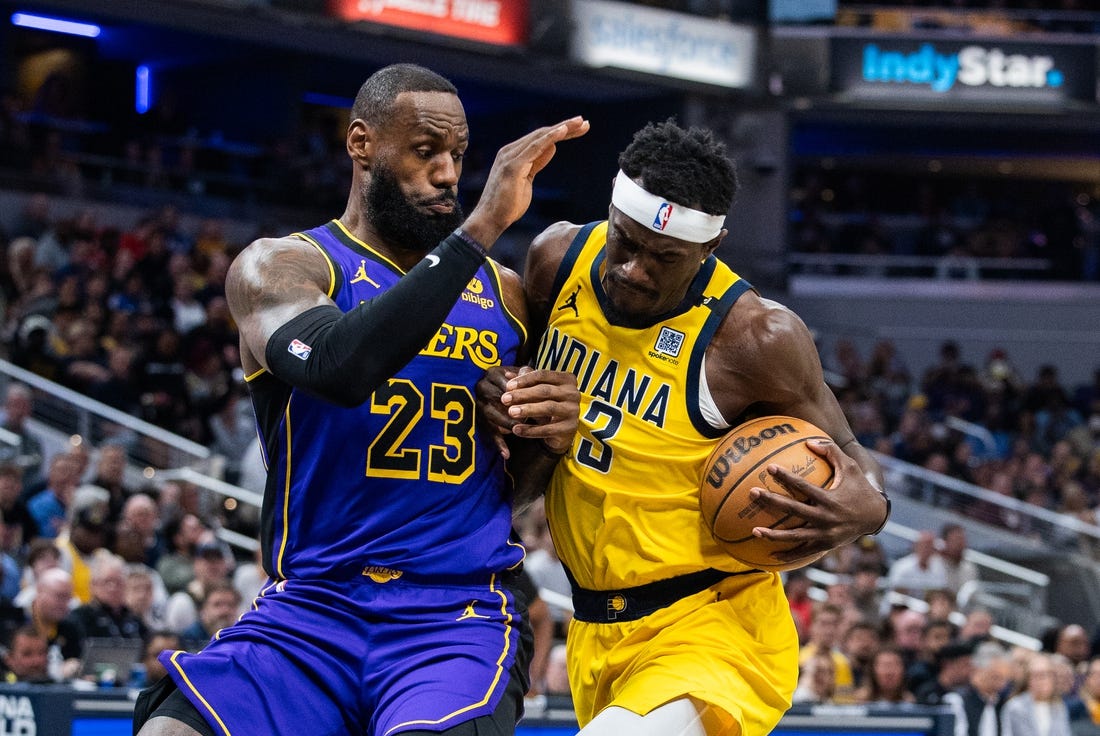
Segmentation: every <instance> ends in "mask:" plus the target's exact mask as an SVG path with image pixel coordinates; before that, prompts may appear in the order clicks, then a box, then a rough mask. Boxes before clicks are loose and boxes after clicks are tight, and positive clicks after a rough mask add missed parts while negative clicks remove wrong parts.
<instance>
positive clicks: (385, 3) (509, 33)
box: [329, 0, 527, 46]
mask: <svg viewBox="0 0 1100 736" xmlns="http://www.w3.org/2000/svg"><path fill="white" fill-rule="evenodd" d="M329 6H330V10H331V13H332V15H335V16H337V17H338V18H342V19H344V20H348V21H358V20H362V21H367V22H368V23H381V24H383V25H389V26H398V27H400V28H408V29H411V30H414V31H425V32H427V33H436V34H439V35H441V36H451V37H453V38H463V39H468V40H470V41H480V42H482V43H490V44H496V45H498V46H520V45H523V44H524V43H526V41H527V0H329Z"/></svg>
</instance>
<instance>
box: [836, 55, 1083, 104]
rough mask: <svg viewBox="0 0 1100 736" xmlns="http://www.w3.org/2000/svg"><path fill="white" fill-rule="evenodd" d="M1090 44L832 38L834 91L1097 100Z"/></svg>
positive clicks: (990, 98)
mask: <svg viewBox="0 0 1100 736" xmlns="http://www.w3.org/2000/svg"><path fill="white" fill-rule="evenodd" d="M1095 59H1096V50H1095V46H1093V45H1089V44H1076V45H1070V44H1057V45H1056V44H1022V43H979V42H973V43H958V42H951V43H944V42H939V41H912V40H908V39H906V40H896V39H895V40H880V39H876V40H863V41H858V40H854V39H833V48H832V61H833V74H832V76H833V88H834V90H836V91H839V92H846V93H849V94H851V95H852V96H855V97H899V96H903V97H910V98H917V97H933V98H948V99H950V98H953V99H973V100H983V101H989V102H993V101H1011V100H1019V101H1025V100H1030V101H1035V102H1059V101H1064V100H1066V99H1078V100H1088V101H1095V82H1094V80H1095V66H1096V61H1095Z"/></svg>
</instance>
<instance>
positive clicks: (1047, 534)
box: [875, 453, 1100, 554]
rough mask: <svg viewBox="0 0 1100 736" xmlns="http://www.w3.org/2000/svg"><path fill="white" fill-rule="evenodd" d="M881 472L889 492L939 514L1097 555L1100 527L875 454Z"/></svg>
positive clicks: (1055, 546)
mask: <svg viewBox="0 0 1100 736" xmlns="http://www.w3.org/2000/svg"><path fill="white" fill-rule="evenodd" d="M875 458H876V459H877V460H878V462H879V464H880V465H881V466H882V467H883V470H884V471H885V472H886V473H888V474H890V475H891V481H892V482H891V483H889V485H890V487H891V488H894V489H895V490H896V491H900V492H902V493H905V494H906V495H908V496H910V497H911V498H915V499H918V500H920V501H923V502H926V503H931V504H933V505H935V506H937V507H939V508H944V509H948V510H951V511H955V512H957V513H959V514H961V515H963V516H968V517H970V518H972V519H974V520H976V521H979V522H983V523H986V524H990V525H992V526H995V527H998V528H1001V529H1008V530H1009V531H1011V532H1014V533H1016V534H1021V535H1024V536H1027V537H1030V538H1032V539H1041V540H1042V541H1043V543H1044V544H1046V545H1048V546H1050V547H1053V548H1056V549H1064V550H1065V549H1071V548H1072V549H1073V550H1074V551H1081V552H1085V553H1088V554H1091V553H1092V550H1094V549H1100V526H1096V525H1095V524H1087V523H1085V522H1083V521H1081V520H1080V519H1077V518H1076V517H1073V516H1070V515H1068V514H1060V513H1057V512H1055V511H1050V510H1048V509H1045V508H1042V507H1040V506H1036V505H1034V504H1030V503H1025V502H1023V501H1019V500H1017V499H1015V498H1011V497H1009V496H1004V495H1001V494H999V493H994V492H993V491H990V490H987V489H985V488H981V487H980V486H976V485H973V484H970V483H966V482H964V481H961V480H958V479H956V478H952V477H950V476H946V475H942V474H940V473H936V472H933V471H931V470H927V469H925V468H922V467H919V466H916V465H912V464H910V463H906V462H903V461H901V460H898V459H897V458H895V457H891V456H889V455H883V454H881V453H875Z"/></svg>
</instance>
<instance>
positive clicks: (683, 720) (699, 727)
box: [577, 698, 709, 736]
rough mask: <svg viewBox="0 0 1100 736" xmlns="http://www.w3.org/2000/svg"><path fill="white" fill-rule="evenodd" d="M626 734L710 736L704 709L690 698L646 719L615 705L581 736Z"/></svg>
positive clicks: (668, 705) (594, 721)
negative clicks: (708, 735)
mask: <svg viewBox="0 0 1100 736" xmlns="http://www.w3.org/2000/svg"><path fill="white" fill-rule="evenodd" d="M700 706H701V707H702V708H708V707H709V706H705V705H703V704H700ZM623 733H629V734H630V735H631V736H707V730H706V727H705V725H704V723H703V714H701V713H700V707H697V706H696V704H695V702H694V701H692V700H691V699H689V698H677V699H676V700H673V701H670V702H668V703H665V704H664V705H662V706H659V707H657V708H654V709H653V710H651V711H650V712H649V713H647V714H646V715H644V716H640V715H638V714H637V713H633V712H631V711H629V710H627V709H626V708H620V707H618V706H614V705H612V706H610V707H608V708H604V709H603V710H602V711H600V712H599V713H598V714H597V715H596V717H595V718H593V719H592V721H591V722H590V723H589V724H588V725H587V726H585V727H584V728H583V729H581V730H580V732H579V733H578V734H577V736H622V734H623Z"/></svg>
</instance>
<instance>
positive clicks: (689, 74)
mask: <svg viewBox="0 0 1100 736" xmlns="http://www.w3.org/2000/svg"><path fill="white" fill-rule="evenodd" d="M573 24H574V29H575V30H574V36H573V40H572V57H573V59H574V60H575V61H578V62H580V63H582V64H585V65H587V66H592V67H615V68H618V69H629V70H632V71H639V72H646V73H649V74H658V75H660V76H663V77H672V78H675V79H685V80H689V81H692V82H701V83H704V84H713V85H717V86H720V87H730V88H745V87H748V86H749V85H751V84H752V82H753V78H754V72H755V67H756V31H755V29H753V28H752V27H751V26H743V25H734V24H732V23H727V22H725V21H722V20H718V19H715V18H701V17H698V16H693V15H685V14H683V13H673V12H671V11H667V10H655V9H653V8H644V7H640V6H637V5H628V4H626V3H619V2H609V1H608V0H574V2H573Z"/></svg>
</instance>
